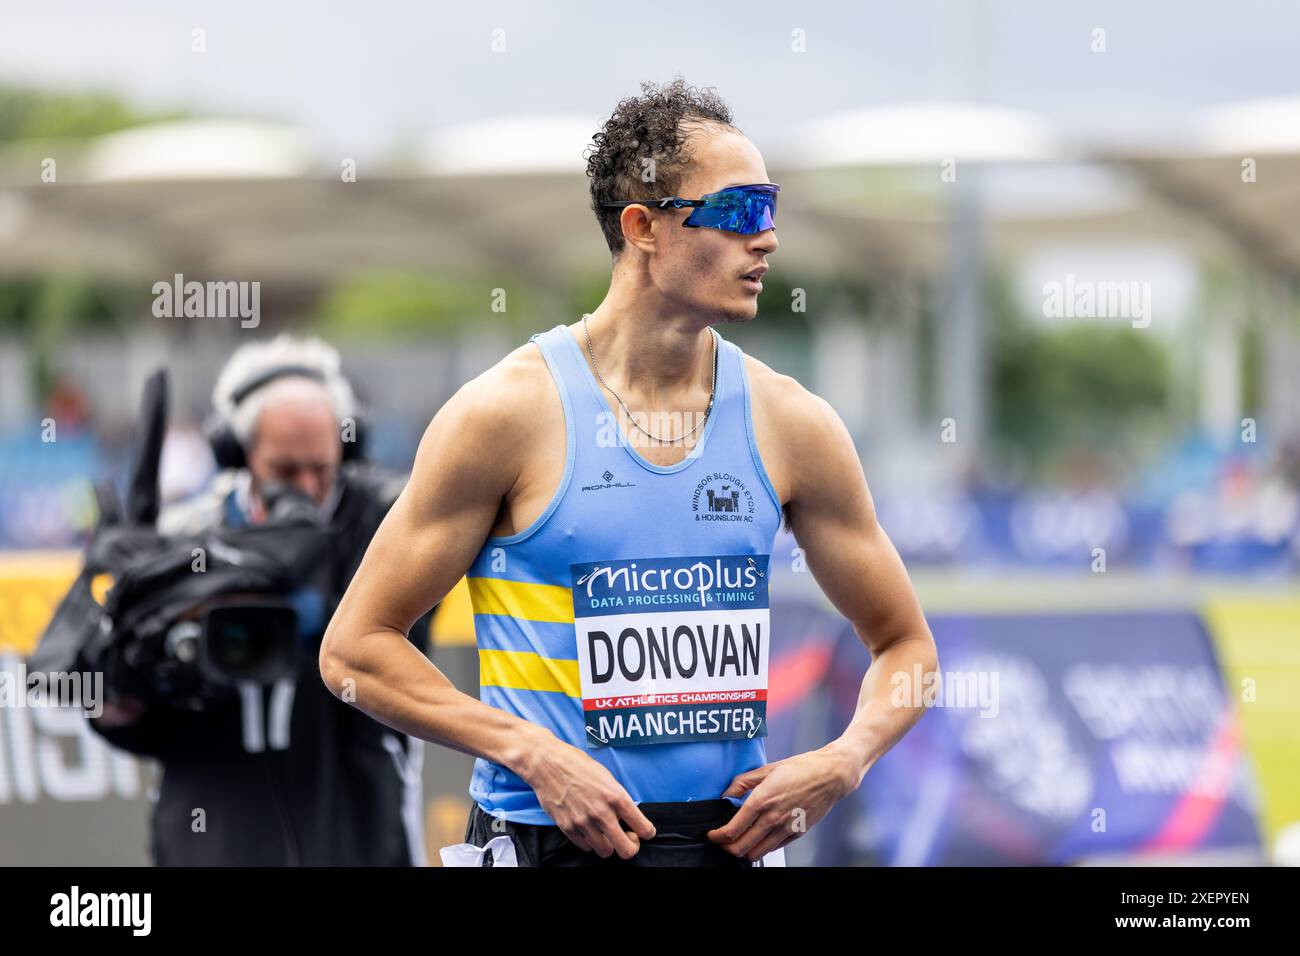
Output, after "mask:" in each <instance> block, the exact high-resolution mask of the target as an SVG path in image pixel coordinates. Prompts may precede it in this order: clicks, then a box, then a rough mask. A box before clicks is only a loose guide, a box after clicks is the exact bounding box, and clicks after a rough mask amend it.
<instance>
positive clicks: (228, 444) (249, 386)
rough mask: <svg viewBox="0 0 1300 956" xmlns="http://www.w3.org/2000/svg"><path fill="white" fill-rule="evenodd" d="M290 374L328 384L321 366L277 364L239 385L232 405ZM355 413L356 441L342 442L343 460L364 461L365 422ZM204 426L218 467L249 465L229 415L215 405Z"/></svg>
mask: <svg viewBox="0 0 1300 956" xmlns="http://www.w3.org/2000/svg"><path fill="white" fill-rule="evenodd" d="M290 377H294V378H308V379H311V380H312V381H314V382H320V383H321V384H322V385H325V384H327V379H326V377H325V375H324V374H323V373H322V372H321V371H320V370H319V369H316V368H312V367H311V366H309V365H276V366H274V367H272V368H269V369H267V370H266V371H264V372H262V373H260V374H258V375H254V376H253V377H252V378H250V379H249V380H248V381H247V382H244V383H243V384H242V385H240V386H239V387H238V388H237V389H235V390H234V392H232V393H231V396H230V404H231V408H232V409H235V408H238V407H239V406H240V405H241V404H242V403H243V402H244V400H245V399H247V398H248V396H250V395H252V394H253V393H254V392H256V391H258V390H259V389H262V388H265V387H266V386H267V385H270V384H271V383H272V382H275V381H279V380H280V379H282V378H290ZM351 417H352V422H353V434H352V441H345V442H342V445H343V461H345V462H348V461H362V460H364V458H365V450H366V449H365V446H366V427H365V424H364V422H363V421H362V418H361V416H360V415H358V414H357V413H356V412H355V411H354V412H353V414H352V416H351ZM203 430H204V433H205V434H206V436H207V439H208V444H209V445H211V446H212V457H213V458H214V459H215V460H216V463H217V467H218V468H220V469H223V470H224V469H227V468H246V467H247V466H248V456H247V453H246V452H245V450H244V444H243V442H241V441H240V440H239V438H238V437H237V436H236V435H235V429H234V427H233V426H232V425H231V423H230V421H229V419H227V418H226V417H225V416H223V415H222V414H221V413H220V412H219V411H217V410H215V409H214V410H213V412H212V415H211V416H210V417H209V419H208V421H207V424H206V425H205V426H204V429H203Z"/></svg>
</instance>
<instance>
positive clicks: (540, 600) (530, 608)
mask: <svg viewBox="0 0 1300 956" xmlns="http://www.w3.org/2000/svg"><path fill="white" fill-rule="evenodd" d="M468 580H469V596H470V600H471V601H472V602H473V604H474V613H475V614H504V615H506V616H507V617H516V618H520V619H521V620H525V621H541V622H546V623H552V624H572V623H573V592H571V591H570V590H569V589H568V588H566V587H561V586H560V585H558V584H529V583H527V582H525V581H506V580H504V579H503V578H469V579H468Z"/></svg>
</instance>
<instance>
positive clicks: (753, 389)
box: [742, 353, 839, 439]
mask: <svg viewBox="0 0 1300 956" xmlns="http://www.w3.org/2000/svg"><path fill="white" fill-rule="evenodd" d="M742 354H743V355H744V361H745V374H746V376H747V377H748V379H749V393H750V401H751V403H753V405H754V406H755V413H756V414H758V415H762V416H763V417H764V418H766V419H767V420H768V421H770V422H771V423H772V424H773V426H775V427H776V428H777V429H778V430H779V431H781V432H782V433H783V434H782V438H783V439H789V438H793V437H794V434H797V433H799V432H803V433H807V432H808V431H809V429H817V428H819V427H822V426H825V425H828V424H830V423H831V422H833V421H838V420H839V416H838V415H837V414H836V412H835V409H834V408H832V407H831V404H830V403H829V402H827V401H826V399H824V398H822V397H821V396H820V395H817V394H815V393H814V392H811V391H809V390H808V389H807V388H806V387H804V384H803V383H802V382H800V381H799V380H798V379H797V378H795V377H794V376H792V375H786V374H784V373H783V372H778V371H776V369H774V368H772V367H771V366H769V365H767V364H766V363H765V362H762V361H760V360H759V359H756V358H754V356H752V355H750V354H748V353H742ZM785 432H791V433H792V434H790V435H786V434H784V433H785Z"/></svg>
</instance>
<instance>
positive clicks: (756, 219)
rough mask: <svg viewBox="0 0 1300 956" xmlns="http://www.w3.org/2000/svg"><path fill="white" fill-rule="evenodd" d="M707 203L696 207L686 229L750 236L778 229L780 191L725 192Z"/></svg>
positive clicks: (744, 189)
mask: <svg viewBox="0 0 1300 956" xmlns="http://www.w3.org/2000/svg"><path fill="white" fill-rule="evenodd" d="M704 200H705V203H706V205H703V206H698V207H696V208H695V209H694V210H693V211H692V212H691V215H690V216H688V217H687V219H686V223H685V225H688V226H702V227H704V228H706V229H724V230H726V231H727V232H737V233H740V234H741V235H746V236H748V235H753V234H754V233H756V232H764V231H766V230H768V229H775V228H776V225H775V222H774V221H773V217H774V215H775V213H776V190H775V189H772V188H771V187H770V186H768V187H754V186H742V187H738V188H736V189H724V190H722V192H718V193H713V194H711V195H709V196H705V197H704Z"/></svg>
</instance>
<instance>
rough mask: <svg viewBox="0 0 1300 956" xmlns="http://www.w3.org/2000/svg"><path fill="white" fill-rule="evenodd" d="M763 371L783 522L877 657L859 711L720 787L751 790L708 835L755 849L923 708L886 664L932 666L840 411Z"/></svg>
mask: <svg viewBox="0 0 1300 956" xmlns="http://www.w3.org/2000/svg"><path fill="white" fill-rule="evenodd" d="M768 376H770V378H769V377H768ZM768 376H764V377H763V379H766V383H765V386H764V387H763V388H761V389H755V394H756V395H759V396H760V398H759V401H758V402H756V403H755V428H756V431H757V433H758V438H759V450H760V453H762V454H764V455H765V461H766V460H767V455H768V451H767V450H768V449H771V450H772V452H774V453H775V454H773V455H772V458H773V459H774V461H775V463H776V465H777V468H776V471H777V474H774V475H773V482H774V483H777V482H778V481H779V482H780V484H783V485H784V486H785V487H784V489H782V488H780V487H778V488H777V491H778V494H781V495H782V496H783V497H786V496H788V497H786V501H787V511H788V514H789V521H790V530H791V531H792V532H793V533H794V536H795V540H796V541H797V542H798V544H799V547H800V548H801V549H802V551H803V555H804V558H805V560H806V561H807V564H808V568H809V570H810V571H812V573H813V577H814V578H815V579H816V580H817V583H818V584H819V585H820V586H821V588H822V591H823V592H825V594H826V596H827V597H828V598H829V599H830V601H831V603H832V604H833V605H834V606H835V607H836V609H837V610H838V611H839V612H840V613H841V614H843V615H844V616H845V617H846V618H848V619H849V621H851V622H852V624H853V627H854V629H855V630H856V631H857V634H858V636H859V637H860V638H861V639H862V641H863V643H864V644H866V646H867V647H868V648H869V649H870V651H871V655H872V661H871V666H870V667H869V668H868V669H867V673H866V676H865V677H864V679H863V681H862V690H861V693H860V694H859V696H858V705H857V710H856V713H855V714H854V716H853V719H852V720H851V721H850V722H849V726H848V727H847V728H846V729H845V731H844V733H843V734H841V735H840V736H839V738H837V739H836V740H834V741H832V742H831V743H829V744H827V745H826V746H825V747H822V748H821V749H819V750H815V751H811V752H809V753H805V754H799V755H797V756H795V757H791V758H789V759H787V760H781V761H777V762H775V763H771V764H767V765H765V766H763V767H759V768H757V769H755V770H752V771H750V772H748V773H744V774H741V775H740V776H738V777H737V778H736V779H735V780H734V781H733V782H732V785H731V787H730V788H729V789H728V790H727V791H726V794H725V795H727V796H742V795H744V794H745V793H749V796H748V797H747V798H746V800H745V802H744V803H743V804H742V805H741V808H740V810H739V811H737V813H736V815H735V816H734V817H733V818H732V819H731V820H730V821H729V822H728V823H727V825H726V826H724V827H721V828H720V829H718V830H715V831H713V833H712V834H710V836H711V837H712V838H713V839H714V840H716V841H717V842H719V843H721V844H723V845H724V846H725V847H726V848H727V849H729V850H731V852H733V853H735V854H736V855H738V856H744V857H746V858H748V859H750V860H756V859H758V858H759V857H761V856H763V855H764V854H766V853H769V852H771V851H772V850H774V849H776V848H777V847H780V846H784V845H785V844H786V843H789V842H790V841H791V840H793V839H795V838H797V837H798V836H800V835H802V833H804V832H806V830H807V829H808V828H809V827H811V826H812V825H813V824H815V823H817V821H819V820H820V819H821V818H822V817H824V816H825V815H826V813H827V812H828V811H829V810H830V808H831V807H832V806H833V805H834V804H835V803H836V802H837V801H838V800H840V799H842V798H843V797H845V796H847V795H848V794H849V793H851V792H852V791H853V790H854V789H855V788H856V787H857V786H858V784H860V783H861V782H862V778H863V776H864V775H865V774H866V772H867V771H868V770H869V769H870V768H871V766H872V765H873V764H874V763H875V762H876V761H877V760H879V759H880V757H881V756H882V755H883V754H884V753H885V752H886V751H888V750H889V748H890V747H892V746H893V745H894V744H895V743H897V742H898V741H899V739H901V738H902V736H903V735H904V734H906V733H907V731H908V730H909V729H910V728H911V727H912V725H913V724H915V723H916V722H917V720H919V719H920V718H921V715H922V714H923V713H924V707H923V706H922V705H921V703H920V690H921V688H917V694H916V695H914V697H913V699H914V700H915V704H914V705H909V706H898V705H896V704H895V703H894V702H893V701H892V700H891V695H892V693H893V691H894V687H893V686H892V685H891V683H890V677H891V675H894V674H898V673H903V674H906V675H907V677H908V679H909V680H912V679H913V676H914V675H916V674H926V675H928V674H930V672H932V671H935V670H936V669H937V668H938V655H937V652H936V650H935V646H934V638H933V636H932V635H931V634H930V629H929V627H928V625H927V624H926V622H925V616H924V615H923V614H922V612H921V606H920V603H919V602H918V600H917V598H916V592H915V591H914V590H913V589H912V584H911V581H910V580H909V579H908V576H907V571H906V569H905V568H904V567H903V562H902V560H901V559H900V558H899V556H898V552H897V551H896V550H895V549H894V546H893V544H892V543H891V542H890V540H889V538H888V536H887V535H886V534H885V532H884V529H882V528H881V526H880V524H879V523H878V522H877V520H876V511H875V506H874V504H873V502H872V500H871V492H870V491H869V489H868V488H867V481H866V477H865V475H864V474H863V471H862V464H861V461H860V459H859V458H858V454H857V451H856V450H855V449H854V447H853V440H852V438H851V437H850V436H849V433H848V430H847V429H846V428H845V427H844V423H843V422H842V421H841V420H840V417H839V415H837V414H836V412H835V410H834V409H833V408H831V406H830V405H829V404H828V403H827V402H826V401H825V400H824V399H822V398H819V397H818V396H816V395H813V394H811V393H809V392H808V391H807V390H805V389H804V388H803V387H802V386H801V385H799V383H798V382H796V381H794V380H793V379H791V378H788V377H786V376H778V375H775V373H770V372H769V373H768ZM764 439H767V440H766V442H765V441H764ZM778 475H779V477H778ZM930 679H932V678H931V677H926V678H923V680H930ZM922 686H925V685H924V684H923V685H922ZM751 791H752V792H751Z"/></svg>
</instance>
